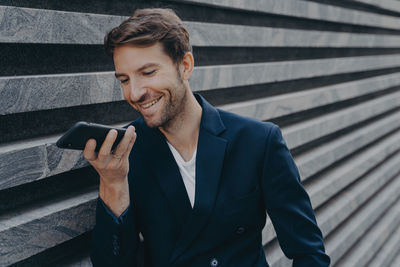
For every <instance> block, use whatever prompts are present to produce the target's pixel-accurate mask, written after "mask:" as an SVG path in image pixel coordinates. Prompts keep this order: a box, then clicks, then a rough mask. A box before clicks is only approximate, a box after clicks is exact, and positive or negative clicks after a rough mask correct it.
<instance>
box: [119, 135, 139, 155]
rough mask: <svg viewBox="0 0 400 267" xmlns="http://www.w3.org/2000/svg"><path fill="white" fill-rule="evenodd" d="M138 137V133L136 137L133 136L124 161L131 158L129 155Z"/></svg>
mask: <svg viewBox="0 0 400 267" xmlns="http://www.w3.org/2000/svg"><path fill="white" fill-rule="evenodd" d="M136 137H137V134H136V132H135V133H134V135H133V138H132V139H131V141H130V142H129V145H128V148H127V149H126V151H125V153H124V155H123V157H122V159H126V158H128V157H129V154H130V153H131V150H132V147H133V145H134V144H135V141H136Z"/></svg>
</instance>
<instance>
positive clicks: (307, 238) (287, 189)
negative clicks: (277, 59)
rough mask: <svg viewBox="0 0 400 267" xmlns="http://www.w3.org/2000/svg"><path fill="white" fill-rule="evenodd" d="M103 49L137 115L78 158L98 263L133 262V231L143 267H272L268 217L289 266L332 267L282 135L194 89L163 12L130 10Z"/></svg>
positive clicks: (185, 52)
mask: <svg viewBox="0 0 400 267" xmlns="http://www.w3.org/2000/svg"><path fill="white" fill-rule="evenodd" d="M105 46H106V49H107V50H108V51H109V52H110V53H111V54H112V55H113V59H114V65H115V76H116V77H117V79H118V80H120V82H121V87H122V90H123V95H124V98H125V99H126V101H128V103H129V104H130V105H131V106H132V107H133V108H135V109H136V110H137V111H138V112H139V113H140V114H141V118H139V119H138V120H136V121H134V122H133V123H131V124H130V126H129V127H128V129H127V132H126V134H125V136H124V138H123V140H122V141H121V143H120V144H119V145H118V147H117V148H116V149H115V150H114V151H111V147H112V144H113V142H114V140H115V138H116V131H115V130H111V131H110V132H109V134H108V136H107V138H106V140H105V141H104V143H103V144H102V147H101V149H100V151H99V153H98V154H97V153H95V152H94V148H95V140H89V141H88V142H87V144H86V148H85V150H84V156H85V158H86V159H87V160H88V161H89V162H90V164H91V165H92V166H93V167H94V168H95V169H96V170H97V172H98V173H99V176H100V188H99V199H98V205H97V211H96V226H95V228H94V231H93V247H92V254H91V259H92V262H93V265H94V266H137V258H138V255H139V249H138V248H139V243H140V239H139V233H140V234H141V235H142V236H143V239H144V241H143V244H144V256H143V257H144V262H145V266H162V267H163V266H177V267H178V266H182V267H187V266H227V267H234V266H238V267H246V266H268V264H267V261H266V258H265V255H264V249H263V246H262V240H261V231H262V229H263V227H264V225H265V221H266V211H267V212H268V215H269V216H270V218H271V220H272V222H273V224H274V227H275V230H276V232H277V237H278V239H279V243H280V245H281V247H282V250H283V251H284V253H285V254H286V255H287V256H288V257H289V258H292V259H293V260H294V265H295V266H328V265H329V257H328V256H327V255H326V254H325V252H324V245H323V239H322V235H321V232H320V230H319V228H318V226H317V223H316V221H315V217H314V214H313V210H312V207H311V204H310V201H309V197H308V195H307V193H306V192H305V191H304V189H303V187H302V186H301V184H300V178H299V174H298V171H297V168H296V166H295V163H294V161H293V159H292V157H291V155H290V153H289V151H288V149H287V147H286V145H285V143H284V141H283V139H282V135H281V132H280V130H279V128H278V127H277V126H275V125H273V124H272V123H263V122H259V121H256V120H252V119H249V118H244V117H240V116H237V115H234V114H232V113H228V112H224V111H222V110H219V109H216V108H214V107H212V106H211V105H210V104H209V103H207V101H206V100H205V99H204V98H202V97H201V96H200V95H197V94H196V95H194V94H193V93H192V92H191V89H190V85H189V78H190V76H191V74H192V72H193V66H194V59H193V55H192V53H191V46H190V43H189V34H188V32H187V30H186V29H185V27H184V25H183V23H182V21H181V20H180V19H179V18H178V17H177V16H176V15H175V14H174V13H173V12H172V11H171V10H167V9H144V10H137V11H136V12H135V13H134V14H133V16H132V17H130V18H129V19H128V20H126V21H124V22H123V23H122V24H121V25H120V26H118V27H116V28H114V29H113V30H112V31H111V32H110V33H109V34H108V35H107V36H106V38H105ZM267 257H268V255H267Z"/></svg>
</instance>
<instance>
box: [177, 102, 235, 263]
mask: <svg viewBox="0 0 400 267" xmlns="http://www.w3.org/2000/svg"><path fill="white" fill-rule="evenodd" d="M195 96H196V98H197V100H198V101H199V103H200V104H201V106H202V109H203V112H202V119H201V124H200V133H199V139H198V144H197V156H196V189H195V203H194V209H193V212H192V213H191V214H190V216H189V218H188V220H187V221H186V223H185V224H184V226H183V229H182V232H181V234H180V236H179V238H178V240H177V242H176V245H175V249H174V252H173V254H172V255H171V260H170V263H171V265H172V264H173V263H174V262H175V261H176V260H177V259H178V258H179V256H180V255H182V253H183V252H184V251H185V249H186V248H187V247H188V246H189V245H190V244H191V243H192V241H193V240H194V239H195V238H196V236H197V235H198V234H199V233H200V231H201V229H202V228H203V227H204V226H205V225H206V223H207V221H208V219H209V216H210V215H211V213H212V211H213V208H214V203H215V199H216V196H217V193H218V184H219V179H220V177H221V172H222V167H223V162H224V157H225V149H226V146H227V141H226V140H225V139H223V138H222V137H219V136H218V135H219V134H220V133H222V132H223V131H224V130H225V126H224V125H223V123H222V121H221V118H220V116H219V113H218V111H217V110H216V109H215V108H214V107H212V106H211V105H210V104H208V103H207V102H206V101H205V100H204V99H203V98H202V97H201V96H199V95H197V94H195Z"/></svg>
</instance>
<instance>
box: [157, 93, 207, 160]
mask: <svg viewBox="0 0 400 267" xmlns="http://www.w3.org/2000/svg"><path fill="white" fill-rule="evenodd" d="M201 114H202V108H201V106H200V104H199V103H198V102H197V100H196V98H195V97H194V95H193V94H192V93H191V92H188V93H187V97H186V101H185V103H184V107H183V109H182V112H181V113H180V114H179V115H178V116H177V117H175V118H174V119H173V120H171V121H170V122H169V123H168V124H167V125H166V126H164V127H159V130H160V131H161V132H162V133H163V134H164V136H165V137H166V138H167V140H168V142H169V143H170V144H171V145H172V146H173V147H174V148H175V149H176V150H177V151H178V152H179V154H180V155H181V156H182V158H183V159H184V160H185V161H188V160H190V159H191V157H192V155H193V153H194V151H195V149H196V148H197V141H198V137H199V131H200V122H201Z"/></svg>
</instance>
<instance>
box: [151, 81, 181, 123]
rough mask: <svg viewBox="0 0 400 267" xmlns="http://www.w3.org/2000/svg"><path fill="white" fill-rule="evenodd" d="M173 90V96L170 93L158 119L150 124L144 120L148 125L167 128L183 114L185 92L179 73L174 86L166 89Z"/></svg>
mask: <svg viewBox="0 0 400 267" xmlns="http://www.w3.org/2000/svg"><path fill="white" fill-rule="evenodd" d="M173 90H174V91H175V92H176V94H175V98H174V99H173V96H172V95H170V97H169V99H168V102H167V103H165V104H164V110H162V113H161V115H160V119H159V121H158V122H156V123H154V124H150V123H149V122H148V121H146V120H145V121H146V124H147V126H148V127H150V128H159V127H162V128H164V129H167V128H169V127H171V126H172V124H173V123H174V122H175V121H176V120H177V119H178V118H179V117H180V116H182V115H183V113H184V107H185V102H186V94H187V92H186V88H185V86H184V84H183V81H182V79H181V77H180V75H178V77H177V84H176V86H174V88H172V89H171V90H166V91H169V92H171V91H173Z"/></svg>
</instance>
